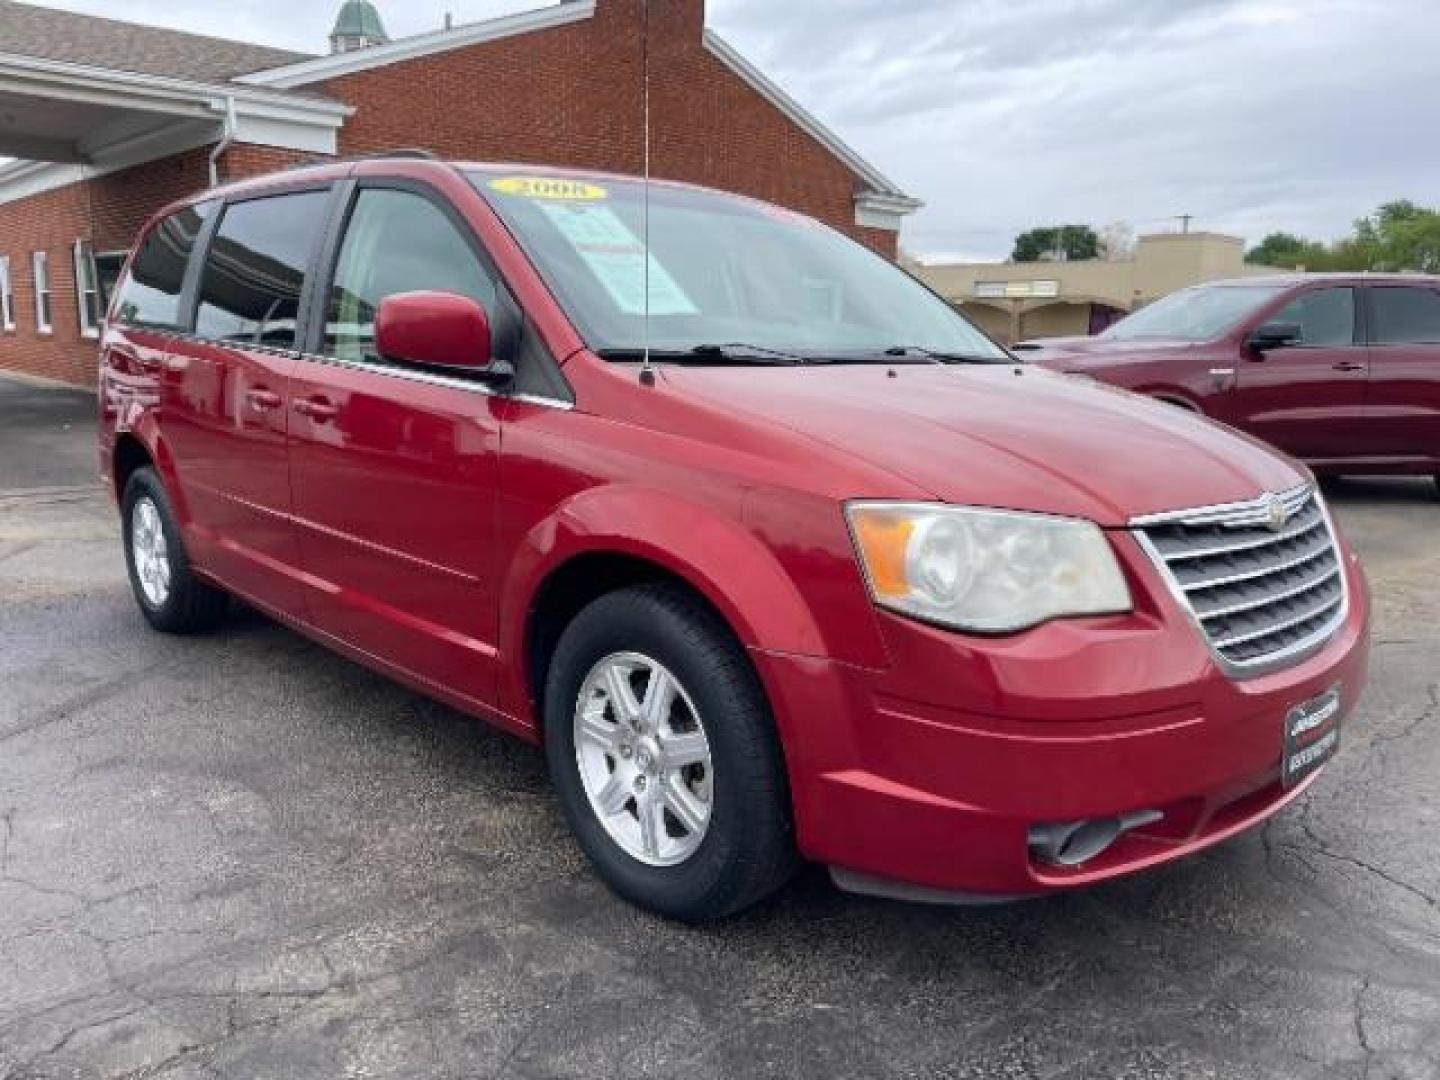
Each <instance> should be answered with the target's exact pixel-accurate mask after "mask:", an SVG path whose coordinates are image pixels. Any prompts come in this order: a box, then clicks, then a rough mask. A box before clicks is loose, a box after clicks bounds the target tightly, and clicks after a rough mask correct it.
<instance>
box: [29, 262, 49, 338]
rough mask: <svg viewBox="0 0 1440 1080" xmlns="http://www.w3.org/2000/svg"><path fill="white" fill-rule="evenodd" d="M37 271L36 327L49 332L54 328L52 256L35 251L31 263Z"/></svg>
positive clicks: (42, 331)
mask: <svg viewBox="0 0 1440 1080" xmlns="http://www.w3.org/2000/svg"><path fill="white" fill-rule="evenodd" d="M31 265H32V267H33V268H34V271H35V329H37V330H39V331H40V333H42V334H48V333H50V331H51V330H52V329H54V326H53V324H52V323H51V320H50V256H49V254H48V253H46V252H44V251H37V252H35V255H34V258H33V260H32V263H31Z"/></svg>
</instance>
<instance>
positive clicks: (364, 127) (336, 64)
mask: <svg viewBox="0 0 1440 1080" xmlns="http://www.w3.org/2000/svg"><path fill="white" fill-rule="evenodd" d="M645 4H646V0H566V2H563V3H560V4H558V5H554V6H550V7H545V8H541V9H539V10H536V11H531V12H526V13H523V14H520V15H514V16H510V17H507V18H503V19H496V20H491V21H488V22H483V23H476V24H471V25H462V26H450V25H447V26H446V27H445V28H444V29H441V30H438V31H436V32H434V33H429V34H422V35H419V36H416V37H410V38H405V39H400V40H394V41H391V40H389V39H388V38H387V37H386V35H385V33H384V27H383V23H382V22H381V20H380V17H379V13H378V12H377V11H376V10H375V8H374V7H373V5H372V4H370V3H368V2H365V0H349V2H347V3H345V4H344V6H343V8H342V9H341V12H340V16H339V18H338V20H337V22H336V26H335V32H334V34H333V35H332V37H331V42H330V45H331V51H330V53H329V55H324V56H307V55H303V54H296V53H288V52H284V51H281V50H276V49H271V48H266V47H262V46H256V45H248V44H244V43H237V42H231V41H224V40H219V39H215V38H207V37H202V36H197V35H192V34H183V33H178V32H175V31H170V30H162V29H158V28H155V27H147V26H139V25H135V24H131V23H122V22H116V21H114V20H108V19H99V18H94V17H90V16H84V15H76V14H72V13H69V12H62V11H57V10H53V9H49V8H44V7H37V6H34V5H31V4H26V3H16V2H14V0H0V155H5V156H10V157H14V158H17V159H19V160H16V161H13V162H10V163H7V164H0V368H8V369H11V370H18V371H24V372H29V373H31V374H36V375H42V376H48V377H50V378H55V379H60V380H63V381H66V382H72V383H87V382H90V381H91V380H92V379H93V370H94V367H95V347H94V340H93V339H95V338H96V337H98V323H99V319H100V317H101V314H100V313H101V311H102V309H103V295H104V292H105V285H106V282H107V281H109V280H113V276H114V275H115V274H116V273H117V272H118V268H119V260H120V259H121V258H122V257H123V253H124V251H125V249H126V248H128V246H129V244H130V242H131V239H132V238H133V236H134V234H135V232H136V230H137V229H138V228H139V227H140V225H141V224H143V222H144V221H145V219H146V218H147V217H149V215H150V214H151V213H153V212H154V211H155V210H157V209H158V208H159V207H161V206H163V205H164V204H165V203H167V202H169V201H170V200H172V199H175V198H178V197H180V196H182V195H185V194H188V193H190V192H193V191H196V190H199V189H202V188H204V187H206V186H207V185H209V184H211V183H214V182H217V181H219V182H224V181H226V180H232V179H238V178H241V177H245V176H250V175H254V174H256V173H260V172H265V171H269V170H272V169H276V168H280V167H284V166H286V165H289V164H292V163H295V162H298V161H306V160H314V159H322V158H325V157H330V156H334V155H340V156H353V155H361V154H368V153H377V152H382V151H385V150H388V149H394V148H397V147H413V146H422V147H424V148H427V149H430V150H433V151H435V152H436V153H438V154H440V155H442V156H444V157H450V158H458V159H468V160H482V161H483V160H503V161H514V162H532V163H545V164H555V165H567V166H577V167H581V168H593V169H597V170H609V171H617V172H625V173H639V172H641V171H642V169H643V162H644V123H643V116H644V110H643V107H642V102H643V91H644V72H645V66H646V65H645V62H644V48H643V45H644V43H645V41H646V40H647V34H646V27H647V25H648V42H649V57H650V62H649V69H650V73H651V74H650V84H651V86H650V91H651V130H652V146H651V159H652V169H653V172H654V174H655V175H656V176H657V177H662V178H667V179H676V180H685V181H691V182H695V183H701V184H707V185H710V186H713V187H719V188H724V189H728V190H731V191H737V192H741V193H744V194H748V195H754V196H757V197H760V198H763V199H768V200H770V201H773V202H777V203H781V204H784V205H786V206H790V207H793V208H794V209H797V210H800V211H802V212H805V213H808V214H811V215H813V216H815V217H817V218H820V219H821V220H824V221H826V222H828V223H830V224H832V225H835V226H836V227H838V228H841V229H843V230H845V231H846V232H848V233H850V234H851V235H853V236H855V237H857V238H859V239H861V240H863V241H865V242H866V243H869V244H871V245H872V246H874V247H876V248H877V249H879V250H880V251H883V252H885V253H886V254H889V255H892V256H893V255H894V254H895V251H896V247H897V238H898V233H899V228H900V223H901V220H902V219H903V217H904V216H905V215H907V214H909V213H911V212H913V211H914V210H915V209H916V208H917V207H918V205H919V204H918V203H917V202H916V201H915V200H913V199H910V198H909V197H907V196H906V195H905V193H904V192H903V191H901V190H900V189H899V188H898V187H896V186H895V185H894V184H893V183H892V182H891V181H889V180H887V179H886V178H885V176H884V175H882V174H881V173H880V172H878V171H877V170H876V169H875V168H874V167H873V166H871V165H869V164H868V163H867V162H865V161H864V160H863V159H862V158H861V157H860V156H859V155H857V154H856V153H855V152H854V151H853V150H851V149H850V148H849V147H847V146H846V145H845V144H844V143H843V142H841V141H840V139H839V138H838V137H837V136H836V135H835V134H833V133H832V132H831V131H829V130H828V129H827V128H825V127H824V125H822V124H821V123H820V122H819V121H817V120H816V119H815V118H814V117H813V116H811V115H810V114H809V113H807V112H806V111H805V110H804V109H802V108H801V107H800V106H799V105H798V104H796V102H795V101H793V100H792V99H791V98H790V97H788V96H787V95H786V94H785V92H784V91H783V90H781V89H780V88H779V87H778V86H776V85H775V84H774V83H772V82H771V81H770V80H768V79H767V78H766V77H765V76H764V75H763V74H761V73H760V72H759V71H758V70H756V69H755V68H754V67H753V66H752V65H751V64H749V63H748V62H747V61H746V60H745V59H744V58H743V57H741V56H740V55H739V54H738V53H737V52H736V51H735V50H734V49H733V48H732V47H731V46H729V45H728V44H727V43H726V42H725V41H724V40H723V39H721V38H720V37H719V36H718V35H716V34H715V33H714V32H713V31H711V30H708V29H706V28H705V25H704V21H705V4H704V0H649V12H648V16H647V13H646V10H645Z"/></svg>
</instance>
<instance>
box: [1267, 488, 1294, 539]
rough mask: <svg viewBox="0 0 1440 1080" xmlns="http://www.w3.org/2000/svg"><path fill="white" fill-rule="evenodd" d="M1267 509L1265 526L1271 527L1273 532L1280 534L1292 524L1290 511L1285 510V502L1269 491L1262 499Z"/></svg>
mask: <svg viewBox="0 0 1440 1080" xmlns="http://www.w3.org/2000/svg"><path fill="white" fill-rule="evenodd" d="M1260 501H1261V503H1262V504H1263V505H1264V507H1265V524H1266V525H1268V526H1270V531H1271V532H1277V533H1278V532H1279V531H1280V530H1281V529H1283V528H1285V526H1286V525H1288V524H1290V511H1289V510H1287V509H1286V508H1285V500H1284V499H1282V498H1281V497H1280V496H1279V495H1276V494H1275V493H1274V492H1273V491H1267V492H1266V493H1265V495H1264V496H1263V497H1262V498H1261V500H1260Z"/></svg>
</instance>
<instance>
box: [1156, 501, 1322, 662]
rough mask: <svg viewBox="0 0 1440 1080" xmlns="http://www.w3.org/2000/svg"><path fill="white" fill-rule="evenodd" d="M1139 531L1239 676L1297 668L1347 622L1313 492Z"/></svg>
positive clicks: (1171, 518)
mask: <svg viewBox="0 0 1440 1080" xmlns="http://www.w3.org/2000/svg"><path fill="white" fill-rule="evenodd" d="M1282 511H1283V512H1282ZM1277 524H1278V525H1279V527H1278V528H1276V527H1275V526H1276V525H1277ZM1134 528H1135V533H1136V535H1137V536H1138V537H1139V539H1140V542H1141V544H1142V545H1143V546H1144V547H1145V549H1146V550H1147V551H1148V552H1149V553H1150V555H1151V557H1152V558H1153V559H1154V560H1155V561H1156V563H1157V564H1158V565H1159V567H1160V570H1161V572H1162V573H1163V574H1164V575H1165V576H1166V578H1167V580H1168V581H1169V583H1170V585H1171V587H1172V588H1173V589H1174V591H1175V593H1176V595H1177V596H1178V597H1179V598H1181V599H1182V601H1183V602H1184V603H1185V605H1186V606H1187V607H1188V608H1189V610H1190V612H1191V613H1192V614H1193V615H1194V617H1195V619H1196V621H1197V622H1198V623H1199V625H1200V629H1201V631H1202V632H1203V633H1204V635H1205V638H1206V640H1207V641H1208V642H1209V644H1210V648H1211V649H1212V650H1213V651H1214V652H1215V654H1216V656H1218V657H1219V658H1220V659H1221V660H1222V661H1223V662H1224V664H1225V665H1226V666H1227V667H1228V668H1229V669H1230V670H1232V671H1233V672H1237V673H1252V672H1254V671H1255V670H1256V669H1259V668H1265V667H1271V666H1275V665H1278V664H1281V663H1284V662H1286V661H1291V660H1297V659H1299V658H1300V657H1301V656H1303V655H1304V654H1306V653H1307V652H1309V651H1310V650H1313V649H1314V648H1316V647H1318V646H1319V645H1320V644H1321V643H1323V642H1324V641H1325V640H1326V639H1327V638H1329V637H1330V635H1331V634H1333V633H1334V632H1335V630H1336V629H1337V628H1338V627H1339V626H1340V624H1341V623H1342V622H1343V621H1344V619H1345V611H1346V602H1347V598H1346V593H1345V573H1344V568H1343V566H1342V565H1341V562H1340V551H1339V548H1338V547H1337V546H1336V543H1335V536H1334V533H1333V531H1332V530H1331V527H1330V520H1329V517H1328V515H1327V514H1326V512H1325V507H1324V505H1323V504H1322V502H1321V500H1320V496H1319V495H1318V494H1317V493H1316V491H1315V490H1314V489H1313V488H1310V487H1304V488H1297V489H1296V490H1294V491H1291V492H1287V493H1285V494H1284V495H1279V496H1275V495H1270V496H1265V497H1263V498H1261V499H1257V500H1255V501H1254V502H1250V503H1239V504H1235V505H1232V506H1221V507H1209V508H1206V509H1203V510H1191V511H1182V512H1179V513H1174V514H1161V515H1156V516H1154V517H1149V518H1144V519H1141V520H1140V521H1137V522H1135V523H1134Z"/></svg>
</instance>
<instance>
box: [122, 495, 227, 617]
mask: <svg viewBox="0 0 1440 1080" xmlns="http://www.w3.org/2000/svg"><path fill="white" fill-rule="evenodd" d="M121 523H122V526H123V529H124V534H125V563H126V566H127V568H128V569H129V572H130V587H131V589H132V590H133V591H134V593H135V601H136V603H138V604H139V605H140V610H141V612H142V613H143V614H144V616H145V618H146V620H147V621H148V622H149V623H150V625H151V626H153V627H154V628H155V629H156V630H160V631H163V632H164V633H167V634H193V633H199V632H201V631H205V630H210V629H213V628H214V627H215V626H216V625H217V624H218V623H219V622H220V620H221V619H223V618H224V617H225V610H226V608H227V606H228V604H229V598H228V597H227V596H226V595H225V594H224V593H223V592H221V591H220V590H219V589H216V588H215V587H213V586H211V585H208V584H206V583H205V582H203V581H201V580H200V579H199V578H197V577H196V576H195V574H194V572H193V571H192V570H191V568H190V559H189V556H188V555H187V554H186V551H185V542H184V540H183V539H182V537H181V535H180V526H179V523H178V522H177V521H176V519H175V513H174V511H173V510H172V509H171V507H170V500H169V498H168V497H167V496H166V494H165V488H164V486H163V485H162V484H161V483H160V477H159V476H158V475H156V473H155V470H154V469H152V468H148V467H147V468H142V469H137V470H135V472H134V474H133V475H132V476H131V477H130V480H129V482H128V483H127V484H126V485H125V496H124V498H123V500H122V501H121Z"/></svg>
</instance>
